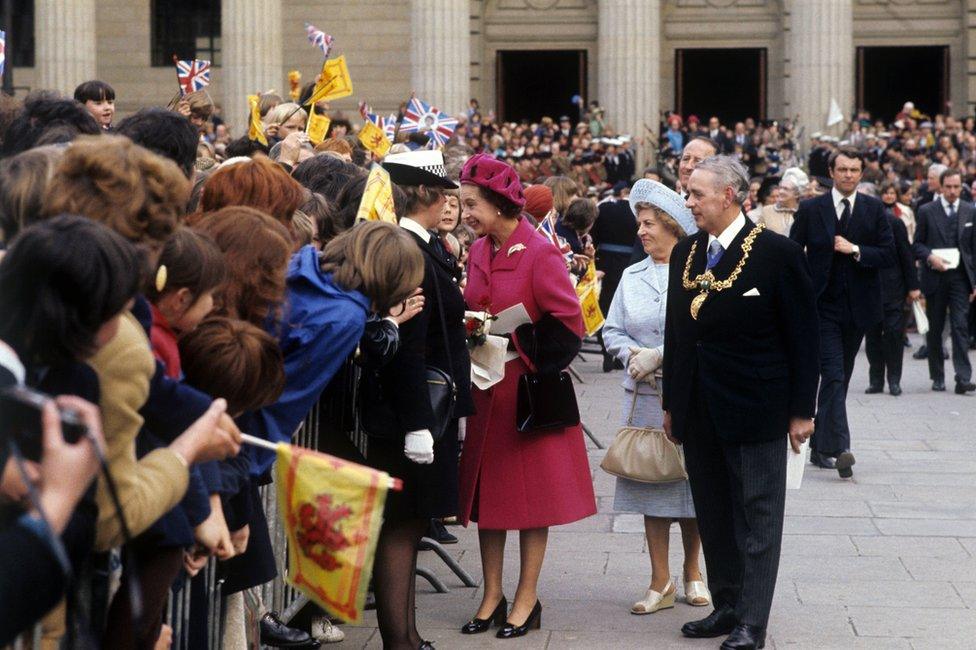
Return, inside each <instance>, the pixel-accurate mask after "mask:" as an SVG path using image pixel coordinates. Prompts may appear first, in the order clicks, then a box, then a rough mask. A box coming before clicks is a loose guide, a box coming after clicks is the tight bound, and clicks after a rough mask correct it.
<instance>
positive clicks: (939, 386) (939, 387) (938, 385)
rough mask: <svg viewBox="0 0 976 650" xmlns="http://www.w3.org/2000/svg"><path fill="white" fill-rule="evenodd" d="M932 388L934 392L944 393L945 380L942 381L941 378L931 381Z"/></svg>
mask: <svg viewBox="0 0 976 650" xmlns="http://www.w3.org/2000/svg"><path fill="white" fill-rule="evenodd" d="M932 390H934V391H935V392H936V393H944V392H945V382H944V381H942V380H941V379H936V380H935V381H933V382H932Z"/></svg>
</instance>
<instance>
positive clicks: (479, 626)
mask: <svg viewBox="0 0 976 650" xmlns="http://www.w3.org/2000/svg"><path fill="white" fill-rule="evenodd" d="M506 616H508V601H507V600H505V596H502V599H501V600H500V601H498V605H497V606H496V607H495V611H493V612H492V613H491V616H489V617H488V618H472V619H471V620H470V621H468V622H467V623H465V624H464V625H462V626H461V634H481V633H482V632H487V631H488V628H490V627H491V626H492V624H495V625H497V626H499V627H501V626H502V625H505V617H506Z"/></svg>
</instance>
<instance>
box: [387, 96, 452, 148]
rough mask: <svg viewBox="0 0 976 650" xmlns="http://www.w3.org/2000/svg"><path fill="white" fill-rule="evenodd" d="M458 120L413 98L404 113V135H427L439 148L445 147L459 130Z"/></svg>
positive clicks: (402, 125) (401, 126) (402, 126)
mask: <svg viewBox="0 0 976 650" xmlns="http://www.w3.org/2000/svg"><path fill="white" fill-rule="evenodd" d="M457 124H458V123H457V120H455V119H454V118H453V117H451V116H450V115H447V114H446V113H443V112H441V111H440V110H439V109H437V108H434V107H433V106H431V105H430V104H428V103H427V102H425V101H423V100H421V99H418V98H417V97H411V98H410V101H409V102H407V108H406V110H405V111H404V113H403V123H402V124H401V125H400V131H401V132H402V133H415V132H417V131H419V132H420V133H426V134H427V135H428V136H429V137H430V139H431V141H432V142H436V143H437V146H444V145H445V144H447V141H448V140H450V139H451V136H452V135H454V130H455V129H457Z"/></svg>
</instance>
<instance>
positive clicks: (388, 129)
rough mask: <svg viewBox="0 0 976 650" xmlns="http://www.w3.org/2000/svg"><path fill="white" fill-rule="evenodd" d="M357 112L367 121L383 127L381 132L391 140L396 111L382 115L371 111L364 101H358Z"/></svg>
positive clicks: (394, 129)
mask: <svg viewBox="0 0 976 650" xmlns="http://www.w3.org/2000/svg"><path fill="white" fill-rule="evenodd" d="M359 114H360V115H362V117H363V120H365V121H367V122H372V123H373V124H375V125H376V126H378V127H380V128H381V129H383V133H385V134H386V137H388V138H389V139H390V140H391V141H392V140H393V133H394V132H395V131H396V119H397V118H396V113H390V116H389V117H383V116H381V115H377V114H376V113H374V112H373V108H372V107H371V106H370V105H369V104H367V103H366V102H365V101H361V102H359Z"/></svg>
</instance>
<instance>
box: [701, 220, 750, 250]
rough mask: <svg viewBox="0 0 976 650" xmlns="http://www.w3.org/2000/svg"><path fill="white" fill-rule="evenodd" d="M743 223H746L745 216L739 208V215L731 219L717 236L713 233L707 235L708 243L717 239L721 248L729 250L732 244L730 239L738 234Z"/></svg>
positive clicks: (710, 243)
mask: <svg viewBox="0 0 976 650" xmlns="http://www.w3.org/2000/svg"><path fill="white" fill-rule="evenodd" d="M745 225H746V216H745V215H744V214H742V211H741V210H740V211H739V216H738V217H736V218H735V219H734V220H733V221H732V223H730V224H729V225H728V226H726V227H725V230H723V231H722V232H721V234H719V236H718V237H716V236H715V235H709V236H708V245H709V246H711V245H712V242H713V241H715V240H716V239H717V240H718V243H720V244H721V245H722V250H725V251H727V250H729V246H731V245H732V240H733V239H735V236H736V235H738V234H739V231H740V230H742V229H743V228H745Z"/></svg>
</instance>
